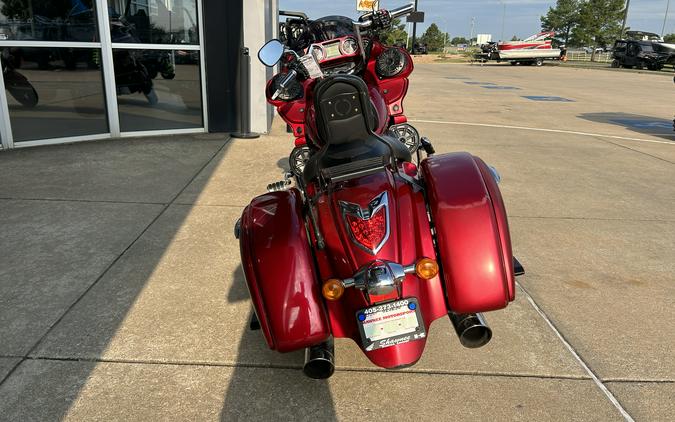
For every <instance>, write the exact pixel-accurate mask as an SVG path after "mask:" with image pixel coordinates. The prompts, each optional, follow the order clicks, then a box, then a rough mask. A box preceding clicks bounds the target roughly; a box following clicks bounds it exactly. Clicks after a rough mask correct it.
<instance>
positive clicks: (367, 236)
mask: <svg viewBox="0 0 675 422" xmlns="http://www.w3.org/2000/svg"><path fill="white" fill-rule="evenodd" d="M386 212H387V208H386V207H382V208H380V209H379V210H378V211H377V212H376V213H375V214H373V216H372V217H371V218H370V219H368V220H363V219H361V218H359V217H357V216H355V215H349V214H348V215H346V217H347V224H348V225H349V229H350V230H351V231H352V235H354V240H356V241H357V242H358V243H360V244H361V245H363V246H365V247H366V249H369V250H371V251H373V250H375V249H377V247H378V246H379V245H380V244H381V243H382V241H383V240H384V238H385V236H386V235H387V214H386Z"/></svg>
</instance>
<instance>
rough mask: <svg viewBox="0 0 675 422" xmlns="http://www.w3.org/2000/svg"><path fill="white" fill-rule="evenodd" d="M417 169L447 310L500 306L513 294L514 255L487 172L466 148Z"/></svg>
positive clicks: (503, 214)
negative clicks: (423, 187) (432, 228)
mask: <svg viewBox="0 0 675 422" xmlns="http://www.w3.org/2000/svg"><path fill="white" fill-rule="evenodd" d="M421 167H422V175H423V177H424V180H425V183H426V186H427V198H428V201H429V208H430V209H431V216H432V218H433V223H434V226H435V228H436V236H437V240H438V252H439V254H440V262H441V268H442V272H443V281H444V283H445V287H446V294H447V296H448V304H449V305H450V310H452V311H453V312H457V313H473V312H485V311H491V310H495V309H500V308H504V307H505V306H506V305H507V304H508V303H509V302H510V301H512V300H513V299H514V297H515V280H514V274H513V255H512V252H511V238H510V236H509V226H508V222H507V218H506V210H505V208H504V202H503V201H502V196H501V193H500V192H499V188H498V187H497V183H496V182H495V180H494V177H493V176H492V172H491V171H490V169H489V168H488V166H487V165H486V164H485V163H484V162H483V160H481V159H480V158H478V157H474V156H472V155H471V154H469V153H466V152H460V153H453V154H443V155H437V156H433V157H430V158H427V159H426V160H424V161H423V162H422V166H421Z"/></svg>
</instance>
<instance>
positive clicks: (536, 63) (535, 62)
mask: <svg viewBox="0 0 675 422" xmlns="http://www.w3.org/2000/svg"><path fill="white" fill-rule="evenodd" d="M534 65H535V66H537V67H540V66H543V65H544V61H543V60H542V59H537V60H535V61H534Z"/></svg>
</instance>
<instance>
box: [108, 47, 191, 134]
mask: <svg viewBox="0 0 675 422" xmlns="http://www.w3.org/2000/svg"><path fill="white" fill-rule="evenodd" d="M113 61H114V65H115V83H116V85H117V102H118V106H119V117H120V128H121V130H122V131H123V132H130V131H146V130H165V129H183V128H200V127H202V126H203V123H202V98H201V84H200V68H199V52H198V51H185V50H178V51H172V50H126V49H114V50H113Z"/></svg>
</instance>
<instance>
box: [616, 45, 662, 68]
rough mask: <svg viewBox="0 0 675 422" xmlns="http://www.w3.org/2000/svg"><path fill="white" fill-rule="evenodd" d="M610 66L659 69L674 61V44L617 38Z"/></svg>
mask: <svg viewBox="0 0 675 422" xmlns="http://www.w3.org/2000/svg"><path fill="white" fill-rule="evenodd" d="M613 56H614V60H613V61H612V67H615V68H619V67H624V68H628V69H631V68H637V69H642V68H645V67H646V68H647V69H649V70H661V69H662V68H663V66H664V65H666V64H668V63H673V62H675V45H673V44H665V43H662V42H658V41H637V40H617V41H616V42H615V43H614V54H613Z"/></svg>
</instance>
